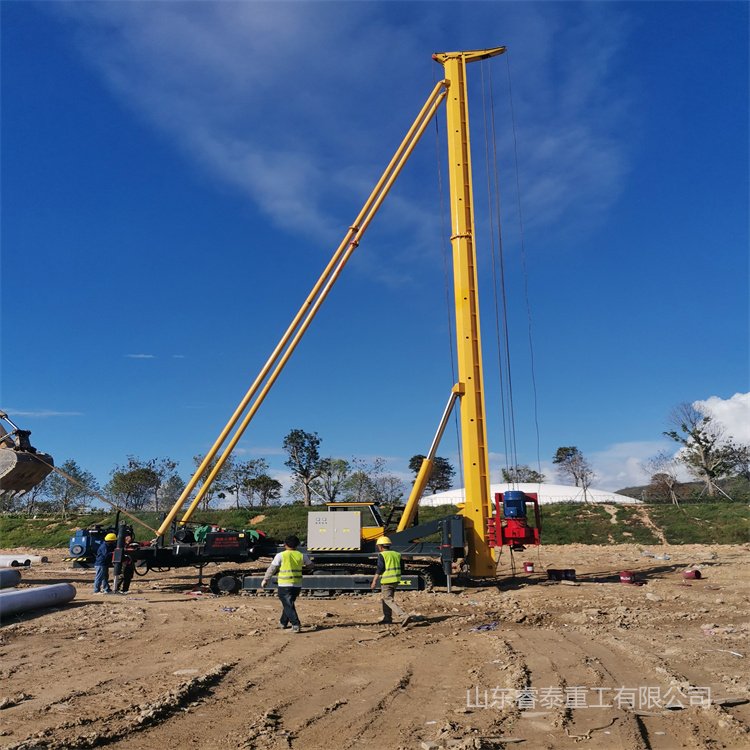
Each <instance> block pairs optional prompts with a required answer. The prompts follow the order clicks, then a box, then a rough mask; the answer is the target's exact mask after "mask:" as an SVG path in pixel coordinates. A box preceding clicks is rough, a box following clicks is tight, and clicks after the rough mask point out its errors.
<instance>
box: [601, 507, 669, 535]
mask: <svg viewBox="0 0 750 750" xmlns="http://www.w3.org/2000/svg"><path fill="white" fill-rule="evenodd" d="M644 512H648V511H647V510H644V509H642V508H627V507H621V508H617V513H616V515H615V519H616V520H617V524H616V525H613V526H612V536H613V538H614V540H615V541H616V542H619V543H621V544H627V543H629V542H630V543H635V544H659V538H658V537H657V536H656V534H654V532H653V530H652V529H650V528H649V527H648V526H646V524H645V523H644V522H643V516H642V514H643V513H644ZM656 525H657V526H658V524H656Z"/></svg>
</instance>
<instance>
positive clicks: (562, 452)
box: [552, 445, 596, 498]
mask: <svg viewBox="0 0 750 750" xmlns="http://www.w3.org/2000/svg"><path fill="white" fill-rule="evenodd" d="M552 463H553V464H555V465H556V466H557V467H558V469H557V470H558V473H559V474H560V476H561V477H562V478H563V479H572V480H573V482H574V484H575V486H576V487H582V488H583V494H584V498H585V497H586V490H587V489H588V488H589V487H590V486H591V482H592V481H593V479H594V477H595V476H596V474H594V470H593V469H592V468H591V465H590V464H589V462H588V460H587V459H586V458H585V457H584V455H583V453H581V451H580V450H578V448H576V447H575V446H574V445H568V446H563V447H561V448H558V449H557V452H556V453H555V456H554V458H553V459H552Z"/></svg>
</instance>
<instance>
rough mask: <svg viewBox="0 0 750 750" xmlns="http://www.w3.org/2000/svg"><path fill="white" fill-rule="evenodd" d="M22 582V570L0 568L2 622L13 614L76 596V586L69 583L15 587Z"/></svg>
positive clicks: (61, 602)
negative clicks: (25, 587)
mask: <svg viewBox="0 0 750 750" xmlns="http://www.w3.org/2000/svg"><path fill="white" fill-rule="evenodd" d="M20 582H21V572H20V571H19V570H15V569H13V568H4V569H0V623H2V622H5V621H7V618H8V617H10V616H11V615H17V614H20V613H22V612H28V611H29V610H32V609H43V608H45V607H56V606H59V605H61V604H67V603H68V602H69V601H72V600H73V599H74V598H75V595H76V590H75V586H72V585H71V584H69V583H53V584H51V585H49V586H34V587H32V588H27V589H17V588H15V587H16V586H18V584H19V583H20Z"/></svg>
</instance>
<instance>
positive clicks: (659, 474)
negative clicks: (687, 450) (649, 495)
mask: <svg viewBox="0 0 750 750" xmlns="http://www.w3.org/2000/svg"><path fill="white" fill-rule="evenodd" d="M679 466H680V464H679V462H678V461H677V459H676V458H675V457H674V456H671V455H670V454H669V453H667V451H660V452H659V453H657V454H656V455H655V456H653V457H652V458H649V459H648V461H646V462H645V463H644V465H643V468H644V469H645V470H646V471H647V472H648V474H649V476H650V477H651V484H650V487H651V488H652V489H653V490H654V491H655V492H656V493H658V494H659V495H662V496H663V495H666V496H667V497H668V498H669V499H670V500H671V501H672V503H673V505H677V506H678V507H679V505H680V501H679V500H678V498H677V490H678V489H679V487H680V482H679V480H678V479H677V471H678V469H679Z"/></svg>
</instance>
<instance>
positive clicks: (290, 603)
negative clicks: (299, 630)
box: [277, 586, 302, 627]
mask: <svg viewBox="0 0 750 750" xmlns="http://www.w3.org/2000/svg"><path fill="white" fill-rule="evenodd" d="M277 591H278V593H279V599H281V606H282V608H283V611H282V613H281V624H282V625H283V626H284V627H286V626H287V625H289V623H291V624H292V625H294V626H296V627H299V617H298V616H297V608H296V607H295V606H294V602H295V601H296V600H297V597H298V596H299V592H300V591H302V588H301V587H300V586H279V587H278V589H277Z"/></svg>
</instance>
